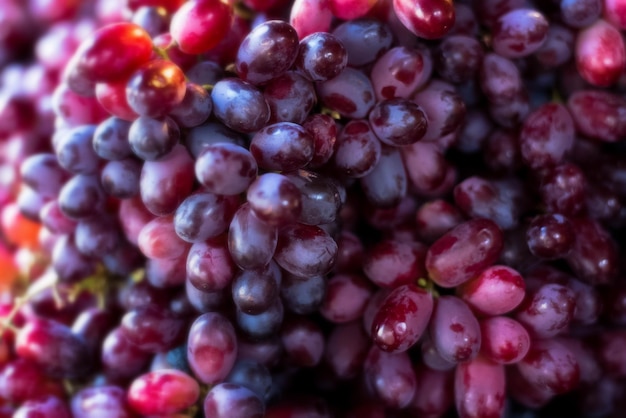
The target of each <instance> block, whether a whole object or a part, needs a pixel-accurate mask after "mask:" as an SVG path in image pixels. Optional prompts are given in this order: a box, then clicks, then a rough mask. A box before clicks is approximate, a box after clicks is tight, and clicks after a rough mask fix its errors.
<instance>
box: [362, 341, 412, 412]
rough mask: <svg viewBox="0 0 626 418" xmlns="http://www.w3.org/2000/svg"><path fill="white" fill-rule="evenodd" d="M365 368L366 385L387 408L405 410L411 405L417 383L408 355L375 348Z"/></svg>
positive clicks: (367, 359) (367, 358) (366, 360)
mask: <svg viewBox="0 0 626 418" xmlns="http://www.w3.org/2000/svg"><path fill="white" fill-rule="evenodd" d="M363 368H364V373H365V376H364V377H365V382H366V385H367V386H368V388H369V389H370V391H371V392H372V393H373V394H375V395H377V396H378V397H379V398H380V399H381V401H382V402H383V403H384V404H385V405H386V406H389V407H391V408H404V407H406V406H408V405H409V403H410V402H411V400H412V399H413V396H414V394H415V390H416V387H417V381H416V377H415V372H414V371H413V368H412V367H411V360H410V359H409V356H408V354H407V353H405V352H402V353H386V352H384V351H382V350H380V349H379V348H378V347H376V346H373V347H372V348H371V349H370V351H369V352H368V354H367V357H366V359H365V364H364V366H363ZM392 382H393V384H392Z"/></svg>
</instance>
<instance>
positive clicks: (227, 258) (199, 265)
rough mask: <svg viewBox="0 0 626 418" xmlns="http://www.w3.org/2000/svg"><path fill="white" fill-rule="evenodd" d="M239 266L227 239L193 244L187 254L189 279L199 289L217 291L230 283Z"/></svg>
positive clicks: (219, 238)
mask: <svg viewBox="0 0 626 418" xmlns="http://www.w3.org/2000/svg"><path fill="white" fill-rule="evenodd" d="M236 269H237V267H236V266H235V263H234V262H233V260H232V258H231V255H230V252H229V250H228V244H227V243H226V240H225V239H223V238H221V237H218V238H216V239H213V240H210V241H206V242H199V243H196V244H194V245H192V246H191V249H190V250H189V255H188V256H187V279H188V280H189V281H190V282H191V284H193V285H194V286H195V287H196V288H198V289H199V290H202V291H205V292H215V291H218V290H221V289H224V288H225V287H226V286H228V285H230V283H231V282H232V280H233V277H234V276H235V271H236Z"/></svg>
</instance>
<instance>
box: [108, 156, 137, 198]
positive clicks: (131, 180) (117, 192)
mask: <svg viewBox="0 0 626 418" xmlns="http://www.w3.org/2000/svg"><path fill="white" fill-rule="evenodd" d="M141 167H142V164H141V162H140V161H138V160H136V159H134V158H126V159H123V160H118V161H109V162H107V163H106V164H105V165H104V167H103V168H102V172H101V173H100V182H101V183H102V189H104V191H105V192H106V194H108V195H109V196H113V197H116V198H118V199H129V198H131V197H134V196H137V195H138V194H139V182H140V178H141Z"/></svg>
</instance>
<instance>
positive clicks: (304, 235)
mask: <svg viewBox="0 0 626 418" xmlns="http://www.w3.org/2000/svg"><path fill="white" fill-rule="evenodd" d="M337 251H338V248H337V243H336V242H335V241H334V240H333V239H332V237H331V236H330V235H328V233H326V232H325V231H324V230H323V229H321V228H319V227H317V226H313V225H304V224H292V225H288V226H286V227H284V228H283V229H282V230H281V231H280V233H279V234H278V244H277V246H276V252H275V254H274V259H275V260H276V262H277V263H278V264H279V265H280V266H281V267H282V268H283V269H285V270H287V271H288V272H289V273H292V274H294V275H296V276H302V277H310V276H314V275H319V274H321V275H324V274H327V273H328V272H329V271H330V270H331V269H332V268H333V267H334V265H335V262H336V260H337Z"/></svg>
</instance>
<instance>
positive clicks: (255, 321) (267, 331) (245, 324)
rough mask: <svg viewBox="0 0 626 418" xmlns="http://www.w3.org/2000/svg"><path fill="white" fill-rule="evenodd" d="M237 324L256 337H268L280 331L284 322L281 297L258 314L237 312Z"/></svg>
mask: <svg viewBox="0 0 626 418" xmlns="http://www.w3.org/2000/svg"><path fill="white" fill-rule="evenodd" d="M236 315H237V325H238V327H239V329H240V330H241V331H242V332H243V333H244V334H246V335H248V336H249V337H251V338H254V339H263V338H268V337H270V336H272V335H274V334H276V333H277V332H278V330H279V329H280V328H281V325H282V323H283V317H284V308H283V303H282V302H281V300H280V298H276V299H274V301H273V303H272V304H271V305H270V307H269V308H268V309H266V310H264V311H263V312H261V313H258V314H256V315H251V314H247V313H245V312H242V311H240V310H239V309H238V310H237V312H236Z"/></svg>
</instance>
